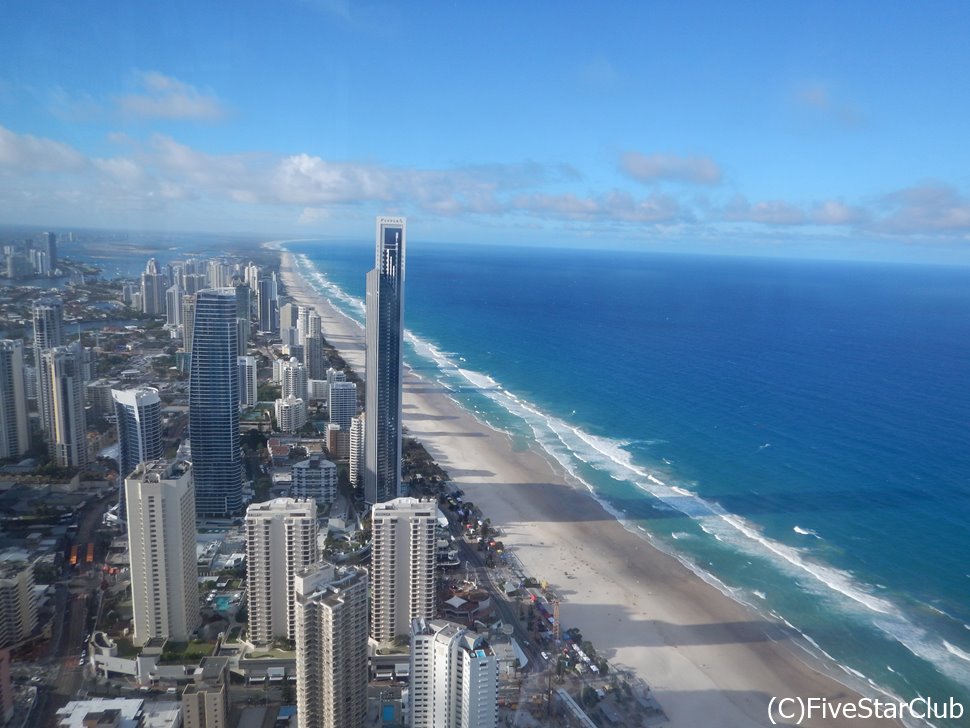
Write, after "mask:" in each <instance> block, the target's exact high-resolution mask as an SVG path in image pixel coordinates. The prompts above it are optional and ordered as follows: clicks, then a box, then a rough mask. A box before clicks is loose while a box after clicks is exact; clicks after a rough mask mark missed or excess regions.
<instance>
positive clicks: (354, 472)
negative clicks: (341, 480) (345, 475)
mask: <svg viewBox="0 0 970 728" xmlns="http://www.w3.org/2000/svg"><path fill="white" fill-rule="evenodd" d="M363 470H364V413H363V412H361V413H360V414H359V415H358V416H357V417H354V418H353V419H351V421H350V484H351V485H352V486H353V487H354V488H356V487H357V486H358V485H360V478H361V474H362V472H363Z"/></svg>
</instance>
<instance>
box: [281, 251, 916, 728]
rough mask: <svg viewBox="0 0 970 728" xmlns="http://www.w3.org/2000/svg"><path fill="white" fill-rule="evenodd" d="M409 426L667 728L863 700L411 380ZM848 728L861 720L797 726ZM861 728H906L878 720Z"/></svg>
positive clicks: (560, 480)
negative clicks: (793, 701) (647, 696)
mask: <svg viewBox="0 0 970 728" xmlns="http://www.w3.org/2000/svg"><path fill="white" fill-rule="evenodd" d="M280 253H281V278H282V280H283V282H284V284H285V285H286V288H287V291H288V293H289V294H290V295H291V297H292V298H293V299H294V300H295V301H296V302H298V303H302V304H306V305H312V306H314V307H315V308H316V309H317V312H318V313H319V314H320V316H321V318H322V320H323V331H324V335H325V336H326V337H327V339H328V341H329V342H330V343H331V344H332V345H333V346H334V347H336V348H337V349H338V351H340V353H341V355H342V356H343V357H344V359H345V360H346V361H347V363H348V365H349V366H351V367H353V368H354V369H356V370H357V371H358V372H359V373H363V368H364V367H363V354H364V351H363V331H362V330H361V329H360V327H359V325H358V324H356V323H354V322H352V321H351V320H349V319H348V318H347V317H346V316H344V315H343V314H342V313H340V312H339V311H338V310H336V309H335V308H333V307H332V306H331V305H330V303H329V301H327V300H326V299H325V298H324V297H322V296H321V295H320V294H318V293H316V292H315V291H314V290H313V289H312V288H311V287H310V286H309V285H308V284H307V283H306V281H305V280H304V279H303V278H302V276H301V275H300V274H299V273H298V272H297V270H296V269H295V267H294V263H293V260H294V259H293V256H292V254H290V253H288V252H286V251H280ZM404 424H405V426H406V427H407V429H408V430H409V432H410V434H411V435H412V436H414V437H416V438H418V439H419V440H420V441H421V442H422V443H423V444H424V445H425V447H426V448H427V449H428V451H429V452H430V453H431V454H432V455H433V456H434V457H435V458H436V459H437V461H438V463H439V464H440V465H441V466H442V467H443V468H445V469H446V470H447V471H448V472H449V474H450V476H451V478H452V479H453V481H454V482H455V483H456V484H458V485H459V486H460V487H461V488H462V489H463V490H465V492H466V495H467V497H468V499H469V500H472V501H474V502H475V503H476V504H478V505H479V506H480V507H481V508H482V510H483V512H485V513H486V514H487V515H488V516H489V517H490V518H491V519H492V521H493V523H494V524H495V525H497V526H499V527H500V528H501V529H502V540H503V541H504V542H505V543H506V544H507V545H508V546H514V547H515V548H514V550H515V553H516V556H517V557H518V558H519V560H520V561H521V562H522V563H523V565H524V566H525V568H526V569H527V570H528V571H529V572H530V573H532V574H533V575H535V576H537V577H539V578H542V579H545V580H546V581H548V582H549V583H550V584H551V585H552V586H553V587H554V588H555V590H556V591H557V592H558V593H559V594H561V595H562V596H563V597H564V600H563V602H562V605H561V608H560V611H561V618H562V620H563V622H564V623H565V624H566V625H567V626H573V625H575V626H578V627H580V628H581V629H582V631H583V634H584V635H585V636H586V638H587V639H589V640H591V641H592V642H593V643H594V644H595V645H596V648H597V651H598V653H599V654H601V655H603V656H605V657H607V658H608V659H609V660H610V661H611V662H613V663H615V664H617V665H620V666H623V667H626V668H630V669H632V670H633V671H634V672H635V673H636V674H637V675H638V676H639V677H641V678H643V679H644V680H646V681H647V682H648V683H649V684H650V685H651V687H652V688H653V690H654V693H655V695H656V697H657V699H658V701H659V702H660V704H661V706H662V707H663V708H664V710H665V712H666V713H667V715H668V716H669V718H670V723H671V724H672V725H707V724H709V723H710V721H711V720H712V716H716V720H717V724H718V725H719V726H727V727H730V726H749V725H752V724H754V725H770V722H769V719H768V705H769V701H770V699H771V697H773V696H774V697H779V698H781V697H795V696H798V697H803V698H808V697H816V698H825V699H827V700H828V701H829V702H832V703H838V702H847V701H853V702H854V701H857V700H858V697H859V696H858V695H857V694H856V693H855V692H854V691H852V690H851V689H849V688H847V687H846V686H844V685H843V684H841V683H840V682H838V681H837V680H836V679H835V678H833V677H830V676H828V675H827V674H824V673H823V672H820V671H819V670H818V669H815V667H813V666H812V665H810V664H809V660H810V657H809V655H808V654H802V653H801V648H799V647H798V646H797V645H794V644H793V643H792V633H791V631H789V630H788V629H787V628H785V627H784V625H779V624H778V623H776V622H773V621H768V620H765V619H764V618H762V617H760V616H759V615H757V614H755V613H754V611H753V610H752V609H749V608H747V607H745V606H744V605H742V604H740V603H738V602H736V601H734V600H733V599H731V598H730V597H728V596H726V595H724V594H723V593H721V592H720V591H718V590H717V589H716V588H715V587H713V586H711V585H710V584H708V583H706V582H705V581H704V580H702V579H701V578H700V577H698V576H697V575H696V574H694V573H693V572H692V571H690V570H689V569H688V568H687V567H686V566H684V565H683V564H682V563H681V562H680V561H678V560H677V559H676V558H675V557H673V556H670V555H668V554H666V553H664V552H662V551H660V550H659V549H657V548H655V547H653V546H651V545H650V544H649V543H648V542H647V541H646V540H644V539H643V538H641V537H640V536H637V535H636V534H634V533H631V532H630V531H628V530H627V528H626V527H624V525H623V524H622V523H620V522H619V521H618V520H617V519H616V518H615V517H614V516H613V515H611V514H610V513H609V512H607V511H606V510H605V509H604V508H603V506H602V505H601V504H600V503H599V502H598V501H597V500H596V499H595V498H594V497H593V496H592V495H591V494H590V493H588V492H587V491H586V490H585V489H581V488H578V487H576V486H575V485H571V484H570V483H569V482H568V480H567V477H566V476H565V474H563V473H561V472H558V471H557V469H555V468H554V467H553V465H551V464H550V463H549V462H548V461H547V459H546V458H544V457H542V456H541V455H539V454H538V453H536V452H533V451H532V450H527V451H524V452H523V451H514V450H513V448H512V445H511V442H510V440H509V438H508V437H507V436H506V435H505V434H504V433H500V432H498V431H496V430H493V429H491V428H489V427H488V426H487V425H484V424H482V423H481V422H479V421H478V420H477V419H475V417H474V416H473V415H471V414H470V413H468V412H467V411H466V410H464V409H462V408H461V407H460V406H459V405H457V404H456V403H455V402H454V401H453V400H451V399H450V397H449V396H448V394H447V392H445V391H443V390H441V389H440V388H439V387H438V386H437V385H435V384H433V383H430V382H427V381H425V380H423V379H421V378H420V377H418V376H417V375H415V374H414V373H413V372H410V371H408V372H406V374H405V379H404ZM618 555H623V556H622V557H621V558H617V557H618ZM819 667H820V668H821V667H822V666H821V665H819ZM833 669H834V668H833ZM850 724H854V725H859V724H860V722H859V720H858V719H856V720H845V719H843V720H838V719H826V720H824V721H819V720H815V721H811V720H806V721H805V722H803V723H802V725H817V726H822V725H825V726H842V725H844V726H848V725H850ZM862 724H863V725H887V726H888V725H899V724H898V723H897V722H895V721H889V720H883V721H878V720H875V719H870V720H866V721H863V722H862Z"/></svg>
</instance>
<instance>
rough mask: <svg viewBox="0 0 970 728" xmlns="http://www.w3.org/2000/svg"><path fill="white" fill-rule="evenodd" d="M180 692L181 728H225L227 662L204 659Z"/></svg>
mask: <svg viewBox="0 0 970 728" xmlns="http://www.w3.org/2000/svg"><path fill="white" fill-rule="evenodd" d="M192 678H193V680H192V682H191V683H189V684H188V685H187V686H186V687H185V690H183V691H182V728H228V726H229V658H228V657H203V658H202V662H201V663H200V664H199V666H198V667H197V668H196V670H195V673H194V674H193V676H192Z"/></svg>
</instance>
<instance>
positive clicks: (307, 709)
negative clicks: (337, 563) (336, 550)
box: [294, 563, 367, 728]
mask: <svg viewBox="0 0 970 728" xmlns="http://www.w3.org/2000/svg"><path fill="white" fill-rule="evenodd" d="M294 591H295V595H296V598H295V602H296V704H297V717H298V720H299V726H300V728H363V726H364V720H365V718H366V716H367V571H366V570H365V569H363V568H359V567H358V568H348V569H337V568H336V567H334V566H333V565H331V564H326V563H324V564H316V565H314V566H311V567H310V568H308V569H307V570H305V571H303V572H302V573H300V574H299V575H298V576H297V578H296V580H295V584H294Z"/></svg>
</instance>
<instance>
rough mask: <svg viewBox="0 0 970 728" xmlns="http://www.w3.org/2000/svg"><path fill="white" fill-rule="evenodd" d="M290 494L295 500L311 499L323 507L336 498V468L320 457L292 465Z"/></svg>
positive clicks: (312, 456)
mask: <svg viewBox="0 0 970 728" xmlns="http://www.w3.org/2000/svg"><path fill="white" fill-rule="evenodd" d="M291 472H292V474H293V481H292V483H291V485H290V493H291V494H292V495H293V497H295V498H312V499H313V500H315V501H316V502H317V505H320V506H325V505H329V504H330V503H333V502H334V500H335V499H336V498H337V466H336V465H334V464H333V463H332V462H330V461H329V460H324V459H323V457H322V456H320V455H311V456H310V457H309V459H307V460H302V461H300V462H298V463H294V464H293V467H292V468H291Z"/></svg>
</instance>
